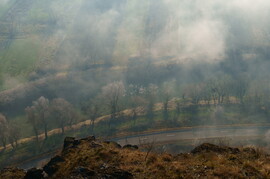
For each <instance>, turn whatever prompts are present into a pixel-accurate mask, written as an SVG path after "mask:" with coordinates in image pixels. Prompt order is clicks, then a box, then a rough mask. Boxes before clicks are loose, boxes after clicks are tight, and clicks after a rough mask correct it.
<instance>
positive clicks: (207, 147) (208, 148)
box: [191, 143, 240, 154]
mask: <svg viewBox="0 0 270 179" xmlns="http://www.w3.org/2000/svg"><path fill="white" fill-rule="evenodd" d="M202 152H216V153H232V154H236V153H239V152H240V150H239V149H238V148H232V147H225V146H224V147H223V146H218V145H214V144H209V143H203V144H201V145H199V146H198V147H196V148H194V149H193V150H192V151H191V153H192V154H197V153H202Z"/></svg>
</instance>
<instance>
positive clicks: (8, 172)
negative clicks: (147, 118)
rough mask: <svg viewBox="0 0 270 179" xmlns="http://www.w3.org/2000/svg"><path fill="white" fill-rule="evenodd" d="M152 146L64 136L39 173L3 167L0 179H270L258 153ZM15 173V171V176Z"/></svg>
mask: <svg viewBox="0 0 270 179" xmlns="http://www.w3.org/2000/svg"><path fill="white" fill-rule="evenodd" d="M152 147H153V146H151V145H148V146H144V148H143V149H142V150H144V151H146V152H144V151H141V150H138V148H137V146H132V145H127V146H123V147H121V146H120V145H119V144H117V143H114V142H104V141H100V140H96V139H95V138H94V137H88V138H84V139H80V140H75V139H74V138H71V137H67V138H66V139H65V142H64V147H63V150H62V152H61V154H60V155H57V156H55V157H54V158H52V159H51V161H50V162H49V163H47V164H46V165H45V166H44V167H43V169H30V170H28V171H27V173H26V172H25V171H23V170H19V169H11V168H7V169H4V170H2V171H1V172H0V178H3V177H4V178H23V177H25V178H42V177H43V176H44V175H47V176H48V177H49V178H246V177H248V178H268V177H269V176H270V160H269V159H270V156H269V155H268V154H265V153H263V152H262V151H261V150H259V149H254V148H231V147H224V146H222V147H221V146H216V145H212V144H208V143H204V144H202V145H200V146H198V147H196V148H195V149H193V150H192V151H191V153H184V154H183V153H182V154H178V155H175V156H173V155H170V154H167V153H162V154H157V153H153V152H151V150H150V149H152ZM15 171H16V172H15Z"/></svg>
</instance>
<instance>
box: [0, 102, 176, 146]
mask: <svg viewBox="0 0 270 179" xmlns="http://www.w3.org/2000/svg"><path fill="white" fill-rule="evenodd" d="M175 100H177V99H172V100H171V101H170V102H169V105H168V106H169V110H172V109H174V108H175ZM162 106H163V105H162V103H156V104H155V107H154V111H160V110H162ZM136 110H137V115H138V116H142V115H144V114H145V112H144V109H143V108H142V107H138V108H137V109H136ZM120 113H122V114H124V115H125V116H130V115H131V114H132V109H126V110H123V111H121V112H120ZM109 119H110V115H105V116H101V117H99V118H97V119H96V120H95V124H97V123H99V122H101V121H105V120H109ZM90 124H91V120H86V121H83V122H79V123H77V124H74V125H72V126H71V127H70V126H66V127H65V131H70V130H77V129H80V128H82V127H83V126H89V125H90ZM60 133H62V130H61V128H56V129H53V130H50V131H48V136H52V135H55V134H60ZM38 138H39V140H44V139H45V133H42V134H39V136H38ZM35 139H36V137H35V136H31V137H27V138H23V139H20V140H19V141H18V144H23V143H27V142H32V141H34V140H35ZM2 149H3V147H0V150H2ZM6 149H12V146H11V144H8V145H7V147H6Z"/></svg>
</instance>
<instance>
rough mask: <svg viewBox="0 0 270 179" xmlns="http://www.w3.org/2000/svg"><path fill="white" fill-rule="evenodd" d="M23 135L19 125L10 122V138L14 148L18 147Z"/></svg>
mask: <svg viewBox="0 0 270 179" xmlns="http://www.w3.org/2000/svg"><path fill="white" fill-rule="evenodd" d="M20 136H21V133H20V129H19V127H18V126H17V125H14V124H9V128H8V139H9V142H10V144H11V146H12V147H13V149H15V148H17V147H18V140H19V138H20Z"/></svg>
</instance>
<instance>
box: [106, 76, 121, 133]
mask: <svg viewBox="0 0 270 179" xmlns="http://www.w3.org/2000/svg"><path fill="white" fill-rule="evenodd" d="M124 94H125V86H124V84H123V82H120V81H118V82H113V83H110V84H108V85H106V86H104V87H103V88H102V95H103V96H104V98H105V100H106V101H107V105H108V107H109V109H110V115H111V120H109V128H110V127H111V121H114V120H115V119H116V116H117V113H118V112H119V100H120V99H121V97H123V96H124Z"/></svg>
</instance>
